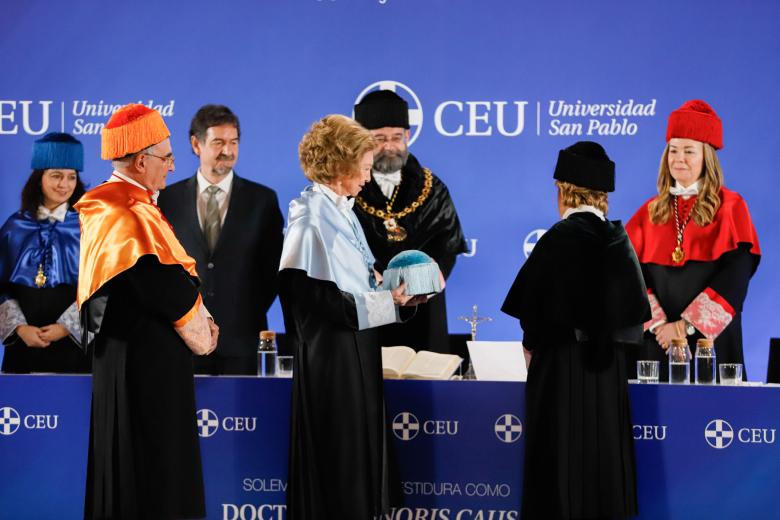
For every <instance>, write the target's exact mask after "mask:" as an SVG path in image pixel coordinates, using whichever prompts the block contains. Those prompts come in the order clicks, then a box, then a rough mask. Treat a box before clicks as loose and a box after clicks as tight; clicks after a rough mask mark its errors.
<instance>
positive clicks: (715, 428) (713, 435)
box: [704, 419, 734, 450]
mask: <svg viewBox="0 0 780 520" xmlns="http://www.w3.org/2000/svg"><path fill="white" fill-rule="evenodd" d="M704 439H705V440H706V441H707V444H709V445H710V446H712V447H713V448H715V449H717V450H722V449H723V448H728V447H729V445H730V444H731V441H733V440H734V430H733V429H732V428H731V425H730V424H729V423H727V422H726V421H724V420H723V419H715V420H714V421H710V422H709V423H707V426H706V427H705V428H704Z"/></svg>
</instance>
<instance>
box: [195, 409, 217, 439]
mask: <svg viewBox="0 0 780 520" xmlns="http://www.w3.org/2000/svg"><path fill="white" fill-rule="evenodd" d="M197 417H198V435H199V436H201V437H211V436H212V435H214V434H215V433H216V432H217V430H219V417H217V414H215V413H214V412H212V411H211V410H209V409H208V408H203V409H202V410H198V414H197Z"/></svg>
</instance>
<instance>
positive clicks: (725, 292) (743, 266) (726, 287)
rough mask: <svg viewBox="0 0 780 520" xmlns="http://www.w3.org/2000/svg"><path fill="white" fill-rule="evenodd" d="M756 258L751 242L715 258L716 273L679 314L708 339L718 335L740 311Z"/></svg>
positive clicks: (755, 265)
mask: <svg viewBox="0 0 780 520" xmlns="http://www.w3.org/2000/svg"><path fill="white" fill-rule="evenodd" d="M758 260H759V257H758V256H757V255H753V254H751V253H750V244H740V245H739V247H737V248H736V249H734V250H732V251H729V252H728V253H724V254H723V255H722V256H721V257H720V258H719V259H718V260H716V261H715V272H714V273H713V275H712V278H711V279H710V280H709V283H708V284H707V287H706V288H705V289H704V290H703V291H702V292H701V293H699V294H698V295H697V296H696V297H695V298H694V299H693V301H691V302H690V303H689V304H688V306H687V307H686V308H685V310H683V312H682V313H681V317H682V318H684V319H685V320H686V321H688V322H689V323H691V324H692V325H693V326H694V327H695V328H696V329H697V330H699V331H700V332H701V333H702V334H704V335H705V336H706V337H709V338H713V339H714V338H716V337H718V336H719V335H720V334H721V332H723V331H724V330H725V329H726V327H727V326H728V325H729V324H730V323H731V321H732V320H733V319H734V318H735V317H736V316H737V315H739V314H740V313H741V312H742V306H743V304H744V302H745V297H746V296H747V290H748V284H749V283H750V278H751V277H752V276H753V273H754V272H755V270H756V267H757V266H758Z"/></svg>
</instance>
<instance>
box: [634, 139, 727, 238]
mask: <svg viewBox="0 0 780 520" xmlns="http://www.w3.org/2000/svg"><path fill="white" fill-rule="evenodd" d="M702 144H703V145H704V165H703V168H702V172H701V177H700V179H701V187H700V188H699V196H698V199H697V200H696V204H695V205H694V206H693V209H692V210H691V211H692V212H693V221H694V222H696V224H697V225H699V226H706V225H707V224H710V223H711V222H712V221H713V220H714V219H715V213H716V212H717V211H718V208H720V189H721V188H722V187H723V168H722V167H721V165H720V161H719V160H718V154H717V153H716V152H715V148H713V147H712V145H711V144H709V143H702ZM673 185H674V178H673V177H672V172H671V171H669V143H666V148H664V153H663V154H662V155H661V164H660V165H659V166H658V179H657V180H656V187H657V188H658V197H656V198H655V199H653V201H652V202H650V204H649V205H648V207H647V209H648V211H649V213H650V220H651V221H652V222H653V224H665V223H667V222H668V221H669V217H670V216H671V215H672V211H673V209H672V204H674V198H673V197H672V195H671V193H670V192H669V188H671V187H672V186H673Z"/></svg>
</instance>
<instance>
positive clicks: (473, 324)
mask: <svg viewBox="0 0 780 520" xmlns="http://www.w3.org/2000/svg"><path fill="white" fill-rule="evenodd" d="M472 309H473V311H474V312H473V313H472V315H471V316H470V317H469V316H458V319H459V320H463V321H465V322H467V323H468V324H469V325H471V341H477V325H478V324H480V323H482V322H484V321H493V318H490V317H488V316H477V306H476V305H474V307H472Z"/></svg>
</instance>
